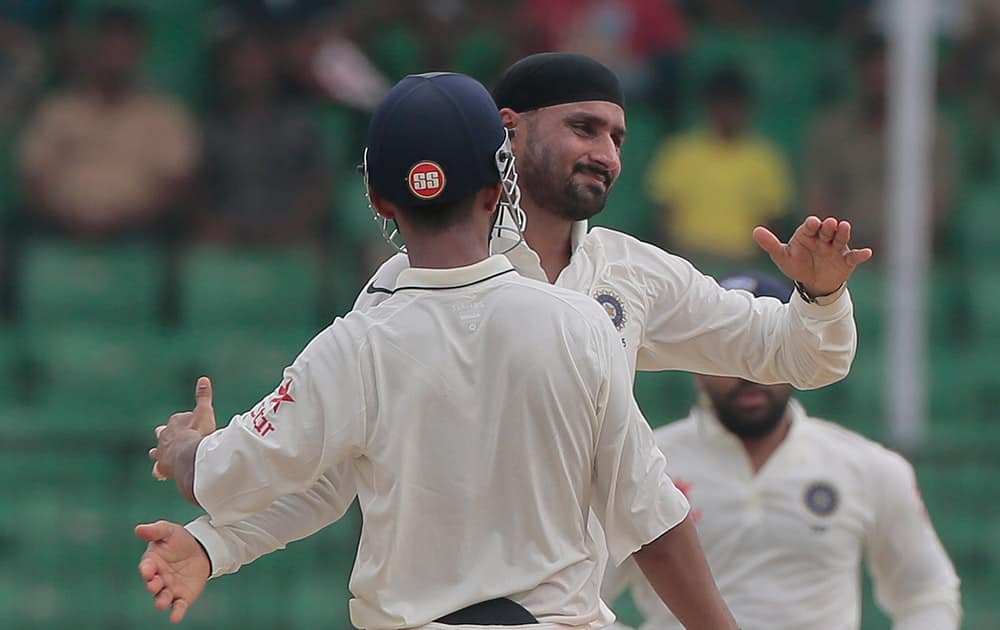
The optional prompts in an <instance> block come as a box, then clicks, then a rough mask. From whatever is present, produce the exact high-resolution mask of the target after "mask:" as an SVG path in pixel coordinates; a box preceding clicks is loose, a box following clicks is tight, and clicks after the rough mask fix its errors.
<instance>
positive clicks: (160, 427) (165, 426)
mask: <svg viewBox="0 0 1000 630" xmlns="http://www.w3.org/2000/svg"><path fill="white" fill-rule="evenodd" d="M166 428H167V425H165V424H161V425H160V426H158V427H156V428H155V429H153V433H154V434H155V435H156V439H157V440H158V439H160V434H161V433H163V430H164V429H166Z"/></svg>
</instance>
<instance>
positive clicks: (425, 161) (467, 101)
mask: <svg viewBox="0 0 1000 630" xmlns="http://www.w3.org/2000/svg"><path fill="white" fill-rule="evenodd" d="M364 174H365V179H366V182H367V185H368V188H369V190H370V191H371V192H374V193H375V194H377V195H378V196H380V197H383V198H385V199H387V200H388V201H391V202H392V203H394V204H396V205H398V206H400V207H402V208H412V207H419V206H426V205H430V204H438V203H449V202H455V201H459V200H462V199H465V198H467V197H468V196H469V195H471V194H473V193H475V192H476V191H478V190H480V189H481V188H483V187H485V186H489V185H490V184H495V183H496V182H497V181H501V180H502V181H503V182H504V194H503V196H502V197H501V208H500V209H501V210H507V211H510V212H512V213H516V214H518V215H519V216H520V217H521V219H520V221H519V225H520V226H521V228H522V229H523V225H524V220H523V214H522V213H521V211H520V206H519V193H518V189H517V175H516V171H515V170H514V155H513V152H512V151H511V148H510V137H509V133H508V131H507V129H506V128H505V127H504V126H503V123H502V122H501V120H500V113H499V111H498V110H497V106H496V103H495V102H494V101H493V97H491V96H490V93H489V92H488V91H487V90H486V88H485V87H483V85H482V84H481V83H479V82H478V81H476V80H475V79H472V78H471V77H467V76H465V75H462V74H456V73H451V72H430V73H426V74H415V75H410V76H408V77H405V78H404V79H402V80H401V81H400V82H399V83H397V84H396V85H395V86H394V87H393V88H392V89H391V90H390V91H389V92H388V94H386V96H385V98H383V99H382V102H381V103H380V104H379V106H378V107H377V108H376V110H375V113H374V114H373V115H372V118H371V123H370V124H369V126H368V141H367V146H366V148H365V157H364ZM383 227H384V231H385V235H386V238H387V239H389V240H390V243H392V244H393V245H396V246H397V247H398V248H400V249H401V250H405V247H403V246H401V245H397V244H396V243H394V242H393V241H392V238H393V237H395V236H396V234H395V231H393V233H392V234H389V231H388V227H387V226H386V225H383Z"/></svg>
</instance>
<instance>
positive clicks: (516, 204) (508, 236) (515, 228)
mask: <svg viewBox="0 0 1000 630" xmlns="http://www.w3.org/2000/svg"><path fill="white" fill-rule="evenodd" d="M510 137H511V132H510V130H509V129H505V130H504V140H503V143H502V144H501V145H500V147H499V148H498V149H497V151H496V154H495V156H494V160H495V162H496V166H497V172H498V173H499V174H500V183H501V185H502V187H503V190H502V191H501V193H500V201H499V202H498V203H497V216H496V219H495V221H494V222H493V228H492V229H491V230H490V246H491V250H492V252H493V253H494V254H506V253H507V252H509V251H511V250H512V249H514V248H515V247H517V246H518V245H520V244H521V243H522V242H523V241H524V228H525V226H526V225H527V223H528V217H527V216H526V215H525V214H524V210H522V209H521V189H520V188H518V186H517V169H516V168H514V162H515V157H514V151H513V150H512V149H511V145H510ZM360 170H361V174H362V176H363V177H364V178H365V199H366V200H367V201H368V208H369V209H370V210H371V211H372V214H373V215H374V216H373V218H374V219H375V222H376V223H378V225H379V229H380V230H381V231H382V238H384V239H385V242H386V243H388V244H389V245H391V246H392V247H393V249H395V250H396V251H397V252H399V253H401V254H405V253H406V243H405V242H403V237H402V235H401V234H400V233H399V227H398V226H397V225H396V222H395V221H393V220H392V219H388V218H386V217H384V216H382V215H380V214H379V213H378V211H377V210H375V206H374V205H373V204H372V196H371V185H370V184H369V182H368V149H367V147H366V148H365V151H364V154H363V156H362V163H361V168H360ZM498 241H507V242H509V243H510V244H509V246H506V247H504V248H502V249H497V248H496V247H495V245H496V243H497V242H498Z"/></svg>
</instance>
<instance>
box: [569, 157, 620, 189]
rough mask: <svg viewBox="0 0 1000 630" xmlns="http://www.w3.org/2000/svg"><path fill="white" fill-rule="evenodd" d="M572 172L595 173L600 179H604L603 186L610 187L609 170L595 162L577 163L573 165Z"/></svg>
mask: <svg viewBox="0 0 1000 630" xmlns="http://www.w3.org/2000/svg"><path fill="white" fill-rule="evenodd" d="M573 172H574V173H591V174H593V175H597V176H598V177H600V178H601V179H602V180H604V186H605V187H607V188H610V187H611V171H609V170H608V169H606V168H601V167H600V166H597V165H595V164H583V163H578V164H576V165H574V166H573Z"/></svg>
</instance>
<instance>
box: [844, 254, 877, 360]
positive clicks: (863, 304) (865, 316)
mask: <svg viewBox="0 0 1000 630" xmlns="http://www.w3.org/2000/svg"><path fill="white" fill-rule="evenodd" d="M847 288H848V290H849V291H850V292H851V301H852V302H853V303H854V320H855V322H856V323H857V326H858V336H859V337H860V338H861V340H862V341H865V340H868V343H878V342H879V340H881V338H882V331H883V328H884V319H885V308H886V300H887V295H886V293H885V283H884V282H883V279H882V271H881V270H880V269H879V268H877V267H871V266H867V265H866V266H862V267H858V269H856V270H855V272H854V274H853V275H852V276H851V279H850V280H848V281H847Z"/></svg>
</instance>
